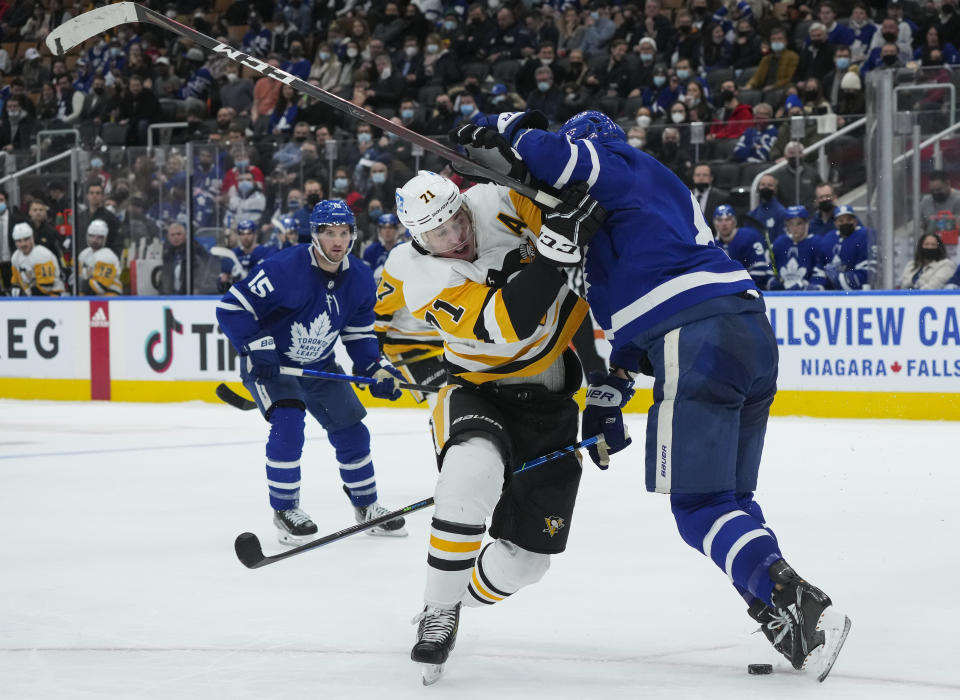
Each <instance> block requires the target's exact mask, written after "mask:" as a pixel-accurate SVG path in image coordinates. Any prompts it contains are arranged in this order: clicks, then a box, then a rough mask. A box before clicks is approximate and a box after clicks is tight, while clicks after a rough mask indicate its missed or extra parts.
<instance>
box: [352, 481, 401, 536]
mask: <svg viewBox="0 0 960 700" xmlns="http://www.w3.org/2000/svg"><path fill="white" fill-rule="evenodd" d="M343 492H344V493H345V494H347V497H348V498H349V496H350V489H348V488H347V487H346V485H344V487H343ZM353 510H354V512H355V513H356V517H357V522H358V523H366V522H369V521H371V520H376V519H377V518H382V517H383V516H384V515H387V514H388V513H389V512H390V511H389V510H387V509H386V508H384V507H383V506H382V505H380V504H379V503H377V502H376V501H374V502H373V503H371V504H370V505H368V506H354V507H353ZM404 525H406V521H405V520H404V519H403V518H401V517H397V518H394V519H393V520H388V521H387V522H385V523H380V524H379V525H376V526H374V527H371V528H370V529H369V530H367V534H368V535H377V536H380V537H406V536H407V531H406V530H405V529H404V527H403V526H404Z"/></svg>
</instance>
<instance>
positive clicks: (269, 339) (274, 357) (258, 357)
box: [244, 335, 280, 381]
mask: <svg viewBox="0 0 960 700" xmlns="http://www.w3.org/2000/svg"><path fill="white" fill-rule="evenodd" d="M244 350H246V352H247V355H249V356H250V361H251V362H252V363H253V367H252V368H251V369H250V376H252V377H253V378H254V379H256V380H257V381H263V380H265V379H273V378H274V377H276V376H277V375H278V374H280V355H278V354H277V345H276V343H274V342H273V336H272V335H265V336H263V337H262V338H258V339H257V340H252V341H250V342H249V343H247V345H246V347H245V348H244Z"/></svg>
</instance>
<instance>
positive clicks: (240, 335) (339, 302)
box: [217, 245, 380, 369]
mask: <svg viewBox="0 0 960 700" xmlns="http://www.w3.org/2000/svg"><path fill="white" fill-rule="evenodd" d="M376 292H377V288H376V284H375V283H374V281H373V273H372V272H370V268H368V267H367V266H366V265H364V264H363V262H361V261H360V259H359V258H355V257H354V256H352V255H348V256H347V257H346V258H344V260H343V262H342V263H341V264H340V270H339V271H338V272H337V273H336V274H330V273H327V272H324V271H323V270H321V269H320V267H319V266H318V265H317V263H316V260H315V258H314V255H313V251H312V249H311V246H309V245H298V246H294V247H293V248H286V249H284V250H281V251H279V252H278V253H275V254H274V255H271V256H270V257H269V258H267V259H266V260H264V261H263V262H262V263H261V264H260V265H258V266H257V267H255V268H253V270H252V271H251V273H250V275H248V276H247V277H246V278H244V279H243V280H241V281H240V282H237V283H236V284H234V285H233V286H232V287H230V290H229V291H228V292H227V293H226V294H224V295H223V298H222V299H221V300H220V301H219V302H218V303H217V321H218V322H219V323H220V328H222V329H223V332H224V333H226V335H227V337H228V338H230V341H231V342H232V343H233V344H234V346H235V347H236V348H237V349H238V350H240V349H242V348H243V347H244V346H246V345H247V344H248V343H250V342H251V341H253V340H256V339H257V338H260V337H262V336H264V335H271V336H273V339H274V342H275V343H276V348H277V353H278V354H279V355H280V356H281V358H283V360H284V361H285V362H287V363H289V364H292V365H300V366H303V367H307V368H311V369H321V368H322V367H323V366H324V365H325V364H326V363H327V362H328V361H329V360H330V358H331V357H332V356H333V350H334V345H335V343H336V340H337V338H338V337H339V338H340V340H342V341H343V344H344V347H345V348H346V349H347V352H348V353H349V354H350V357H351V359H353V362H354V364H355V365H359V366H361V367H367V366H369V365H370V364H372V363H375V362H378V361H379V359H380V348H379V345H378V343H377V336H376V335H375V334H374V332H373V321H374V314H373V307H374V304H375V303H376V301H377V296H376ZM241 352H242V350H241Z"/></svg>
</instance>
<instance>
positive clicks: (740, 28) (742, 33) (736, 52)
mask: <svg viewBox="0 0 960 700" xmlns="http://www.w3.org/2000/svg"><path fill="white" fill-rule="evenodd" d="M763 58H764V56H763V42H762V41H761V39H760V37H759V36H757V33H756V32H755V31H754V29H753V24H751V23H750V21H749V20H746V19H743V20H740V21H739V22H737V35H736V41H735V42H734V43H733V46H732V47H731V51H730V59H731V61H732V64H733V68H734V70H743V69H744V68H752V67H753V66H756V65H758V64H759V63H760V62H761V61H762V59H763Z"/></svg>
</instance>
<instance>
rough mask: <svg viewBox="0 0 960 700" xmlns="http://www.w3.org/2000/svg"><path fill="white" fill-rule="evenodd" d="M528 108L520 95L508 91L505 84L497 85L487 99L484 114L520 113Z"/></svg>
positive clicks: (491, 89)
mask: <svg viewBox="0 0 960 700" xmlns="http://www.w3.org/2000/svg"><path fill="white" fill-rule="evenodd" d="M526 108H527V103H526V101H524V99H523V98H522V97H520V95H518V94H517V93H516V92H513V91H512V90H510V89H508V88H507V86H506V85H504V84H503V83H496V84H495V85H494V86H493V87H492V88H490V94H489V95H488V96H487V99H486V107H485V108H484V110H483V111H484V113H491V114H500V113H501V112H519V111H523V110H524V109H526Z"/></svg>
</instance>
